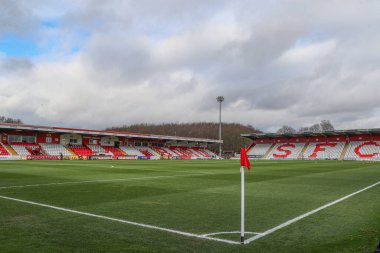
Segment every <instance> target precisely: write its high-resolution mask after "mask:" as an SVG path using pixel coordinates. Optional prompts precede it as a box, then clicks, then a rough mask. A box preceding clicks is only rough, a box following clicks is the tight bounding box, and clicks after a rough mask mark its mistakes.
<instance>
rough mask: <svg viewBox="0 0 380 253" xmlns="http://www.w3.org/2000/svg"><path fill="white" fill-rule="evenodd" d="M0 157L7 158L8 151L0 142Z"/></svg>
mask: <svg viewBox="0 0 380 253" xmlns="http://www.w3.org/2000/svg"><path fill="white" fill-rule="evenodd" d="M0 155H1V156H9V155H10V154H9V152H8V150H7V149H6V148H5V147H4V146H3V143H1V142H0Z"/></svg>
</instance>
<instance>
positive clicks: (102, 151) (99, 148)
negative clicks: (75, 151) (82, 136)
mask: <svg viewBox="0 0 380 253" xmlns="http://www.w3.org/2000/svg"><path fill="white" fill-rule="evenodd" d="M87 147H88V148H89V149H91V151H92V153H93V154H106V153H107V152H106V151H105V149H104V148H103V147H102V146H100V145H95V144H89V145H87Z"/></svg>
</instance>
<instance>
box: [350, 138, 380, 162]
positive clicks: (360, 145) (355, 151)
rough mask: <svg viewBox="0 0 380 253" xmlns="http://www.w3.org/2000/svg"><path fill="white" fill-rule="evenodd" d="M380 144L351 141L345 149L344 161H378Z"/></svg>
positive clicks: (376, 142)
mask: <svg viewBox="0 0 380 253" xmlns="http://www.w3.org/2000/svg"><path fill="white" fill-rule="evenodd" d="M379 154H380V142H378V141H353V142H350V144H349V147H348V149H347V152H346V155H345V157H344V159H345V160H379V159H380V155H379Z"/></svg>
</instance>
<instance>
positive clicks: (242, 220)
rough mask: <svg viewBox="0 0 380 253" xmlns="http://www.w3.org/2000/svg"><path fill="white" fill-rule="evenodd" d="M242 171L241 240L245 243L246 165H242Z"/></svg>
mask: <svg viewBox="0 0 380 253" xmlns="http://www.w3.org/2000/svg"><path fill="white" fill-rule="evenodd" d="M240 172H241V232H240V242H241V244H244V166H241V167H240Z"/></svg>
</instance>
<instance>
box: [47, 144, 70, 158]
mask: <svg viewBox="0 0 380 253" xmlns="http://www.w3.org/2000/svg"><path fill="white" fill-rule="evenodd" d="M40 146H41V148H42V149H43V150H44V151H45V153H46V154H47V155H61V154H62V155H63V156H72V153H70V151H68V150H67V149H66V148H65V147H64V146H63V145H61V144H51V143H41V144H40Z"/></svg>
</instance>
